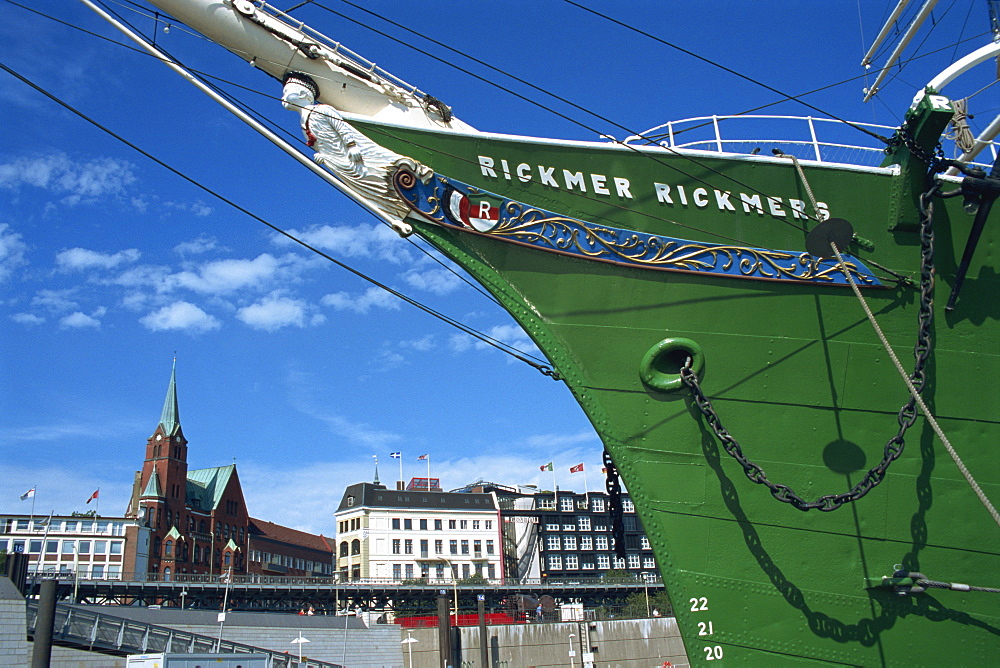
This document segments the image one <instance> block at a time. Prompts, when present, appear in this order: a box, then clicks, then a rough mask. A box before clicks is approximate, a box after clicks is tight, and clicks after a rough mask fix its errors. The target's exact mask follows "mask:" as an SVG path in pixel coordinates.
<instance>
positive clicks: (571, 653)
mask: <svg viewBox="0 0 1000 668" xmlns="http://www.w3.org/2000/svg"><path fill="white" fill-rule="evenodd" d="M575 637H576V634H575V633H570V634H569V668H574V665H575V664H574V663H573V657H574V656H576V651H575V650H574V649H573V638H575Z"/></svg>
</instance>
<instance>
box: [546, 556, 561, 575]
mask: <svg viewBox="0 0 1000 668" xmlns="http://www.w3.org/2000/svg"><path fill="white" fill-rule="evenodd" d="M549 570H550V571H561V570H562V557H561V556H560V555H558V554H550V555H549Z"/></svg>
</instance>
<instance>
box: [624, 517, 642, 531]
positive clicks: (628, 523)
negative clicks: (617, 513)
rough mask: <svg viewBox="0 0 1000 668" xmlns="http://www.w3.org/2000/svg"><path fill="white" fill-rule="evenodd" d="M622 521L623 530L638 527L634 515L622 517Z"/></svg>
mask: <svg viewBox="0 0 1000 668" xmlns="http://www.w3.org/2000/svg"><path fill="white" fill-rule="evenodd" d="M622 523H623V524H624V525H625V531H635V530H637V529H638V528H639V527H638V525H637V524H636V522H635V515H629V516H627V517H623V518H622Z"/></svg>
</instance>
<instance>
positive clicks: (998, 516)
mask: <svg viewBox="0 0 1000 668" xmlns="http://www.w3.org/2000/svg"><path fill="white" fill-rule="evenodd" d="M921 203H922V204H923V203H924V196H923V195H921ZM830 247H831V248H832V249H833V252H834V254H835V255H836V256H837V262H839V263H840V267H841V271H842V272H843V274H844V275H845V276H846V277H847V281H848V282H849V283H850V284H851V289H852V290H854V296H856V297H857V298H858V301H859V302H860V303H861V308H862V309H863V310H864V312H865V315H866V316H867V317H868V321H869V322H870V323H871V324H872V327H873V328H874V329H875V334H877V335H878V339H879V341H881V342H882V347H883V348H884V349H885V352H886V353H887V354H888V355H889V358H890V359H891V360H892V363H893V364H894V365H895V367H896V371H898V372H899V375H900V377H901V378H902V379H903V382H904V383H906V388H907V389H908V390H909V391H910V396H911V397H913V400H914V401H915V402H916V403H917V405H918V406H920V410H921V412H923V414H924V418H925V419H926V420H927V423H928V424H929V425H930V426H931V429H933V430H934V433H935V434H937V437H938V438H939V439H940V440H941V443H942V444H943V445H944V447H945V450H947V451H948V454H949V455H951V458H952V459H953V460H954V461H955V465H956V466H957V467H958V470H959V471H961V472H962V475H963V476H965V479H966V481H967V482H968V483H969V485H970V486H971V487H972V490H973V491H974V492H975V493H976V496H978V497H979V500H980V501H981V502H982V503H983V506H985V507H986V510H987V512H989V514H990V515H991V516H992V517H993V520H994V521H995V522H996V523H997V525H998V526H1000V513H998V512H997V509H996V508H995V507H994V506H993V504H992V503H990V500H989V498H987V496H986V493H985V492H983V489H982V487H980V486H979V484H978V483H977V482H976V479H975V478H973V477H972V473H970V472H969V469H968V468H967V467H966V466H965V462H963V461H962V458H961V457H960V456H959V455H958V453H957V452H956V451H955V448H954V447H952V445H951V441H949V440H948V437H947V436H945V434H944V430H943V429H941V425H939V424H938V421H937V420H936V419H935V418H934V415H933V414H932V413H931V411H930V409H929V408H927V404H926V403H924V399H923V397H921V396H920V392H918V391H917V388H916V387H914V385H913V381H912V380H910V377H909V375H907V373H906V371H905V370H904V369H903V365H902V364H900V363H899V358H898V357H896V353H895V352H894V351H893V349H892V346H890V345H889V340H888V339H886V337H885V334H884V333H883V332H882V328H881V327H879V324H878V321H877V320H876V319H875V314H874V313H872V310H871V308H869V306H868V302H866V301H865V298H864V295H862V294H861V290H860V289H858V284H857V283H856V282H855V281H854V277H853V276H851V275H850V272H849V271H848V269H847V265H846V264H845V262H844V258H843V256H841V254H840V249H839V248H837V244H835V243H833V242H830Z"/></svg>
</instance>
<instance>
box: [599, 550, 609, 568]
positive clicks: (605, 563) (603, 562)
mask: <svg viewBox="0 0 1000 668" xmlns="http://www.w3.org/2000/svg"><path fill="white" fill-rule="evenodd" d="M597 568H599V569H600V570H602V571H606V570H609V569H610V568H611V557H609V556H608V555H606V554H599V555H597Z"/></svg>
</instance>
